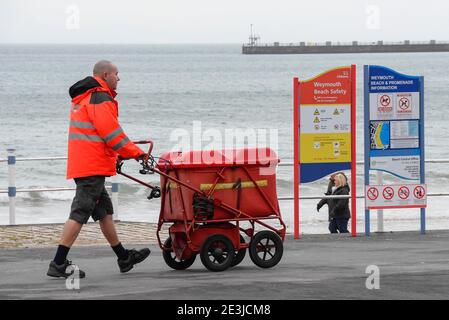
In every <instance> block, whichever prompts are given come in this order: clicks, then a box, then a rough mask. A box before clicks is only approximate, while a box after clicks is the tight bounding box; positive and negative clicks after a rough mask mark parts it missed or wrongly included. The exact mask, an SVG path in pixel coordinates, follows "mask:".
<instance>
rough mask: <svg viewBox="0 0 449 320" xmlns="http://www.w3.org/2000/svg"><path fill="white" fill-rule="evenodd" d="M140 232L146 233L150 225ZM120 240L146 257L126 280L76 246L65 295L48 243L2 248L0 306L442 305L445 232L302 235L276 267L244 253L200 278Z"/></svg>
mask: <svg viewBox="0 0 449 320" xmlns="http://www.w3.org/2000/svg"><path fill="white" fill-rule="evenodd" d="M140 227H142V226H140ZM2 228H5V227H2ZM144 228H147V229H145V230H153V232H154V229H148V228H150V226H146V227H144ZM119 229H120V227H119ZM3 232H4V230H3V229H1V230H0V233H3ZM133 232H134V231H133ZM57 236H59V234H57ZM140 236H142V235H140ZM152 236H154V234H152ZM134 237H137V235H136V233H135V232H134ZM137 239H140V238H137ZM126 240H128V241H123V242H124V243H125V244H126V245H127V247H130V248H131V247H136V248H141V247H143V246H144V245H143V244H142V243H146V244H145V246H148V245H149V247H150V249H151V251H152V254H151V256H150V257H149V259H148V260H147V261H145V262H144V263H142V264H139V265H137V266H136V267H135V269H133V270H131V271H130V272H129V273H127V274H120V272H119V270H118V266H117V264H116V258H115V255H114V254H113V252H112V250H111V249H110V248H109V247H108V246H107V245H105V244H101V245H99V244H95V246H89V245H87V244H88V243H84V245H83V244H82V241H81V242H80V243H79V244H78V245H76V246H75V247H74V248H73V249H72V251H71V252H70V255H69V258H70V259H72V260H73V261H74V263H76V264H77V265H79V266H80V268H81V269H83V270H84V271H86V273H87V277H86V278H85V279H81V280H80V290H68V289H67V288H66V285H65V280H63V279H51V278H48V277H47V276H46V275H45V273H46V271H47V267H48V263H49V261H50V259H51V258H52V257H53V255H54V249H55V248H54V245H53V244H52V245H51V246H47V247H43V248H38V247H37V246H32V247H30V248H19V249H17V248H8V249H6V248H4V247H3V248H2V249H0V299H175V300H178V299H201V300H204V299H213V300H215V299H219V300H221V299H230V300H241V299H269V300H272V299H283V300H289V299H448V298H449V231H429V232H428V233H427V234H426V235H420V234H419V232H418V231H414V232H396V233H383V234H376V233H374V234H372V236H371V237H365V236H364V235H360V236H358V237H356V238H351V237H348V236H346V235H304V236H302V238H301V239H300V240H298V241H295V240H293V239H292V237H291V236H288V237H287V239H286V242H285V243H284V245H285V248H284V249H285V251H284V256H283V258H282V260H281V262H280V264H279V265H277V266H276V267H274V268H272V269H260V268H258V267H256V266H255V265H254V264H253V263H252V261H251V260H250V258H249V255H248V254H247V256H246V257H245V259H244V261H243V262H242V263H241V264H240V265H238V266H237V267H234V268H231V269H228V270H227V271H225V272H222V273H213V272H210V271H207V270H206V269H205V268H204V267H203V265H202V264H201V261H200V259H199V257H197V260H196V261H195V263H194V264H193V266H192V267H191V268H189V269H188V270H185V271H175V270H172V269H170V268H169V267H168V266H166V265H165V263H164V261H163V259H162V255H161V250H160V249H159V247H158V246H156V245H155V242H154V239H153V241H149V240H145V239H144V241H143V242H142V241H135V242H138V243H140V244H138V243H135V244H133V245H129V243H130V242H129V240H130V239H129V238H127V239H126ZM140 240H142V239H140ZM150 240H151V239H150ZM19 247H20V246H19ZM369 265H376V266H378V267H379V271H380V278H379V283H380V288H379V289H378V290H376V289H374V290H368V289H367V288H366V285H365V283H366V280H367V277H368V276H369V274H367V273H366V268H367V266H369Z"/></svg>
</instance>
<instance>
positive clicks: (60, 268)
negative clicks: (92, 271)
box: [47, 259, 86, 279]
mask: <svg viewBox="0 0 449 320" xmlns="http://www.w3.org/2000/svg"><path fill="white" fill-rule="evenodd" d="M69 266H72V267H71V268H70V269H69V270H68V271H69V272H67V270H66V269H67V267H69ZM74 267H76V266H74V265H72V261H69V260H67V259H66V260H65V262H64V263H63V264H61V265H57V264H56V262H54V261H52V262H50V266H49V267H48V271H47V276H50V277H55V278H68V277H70V276H71V275H72V274H73V273H74V271H75V268H74ZM77 272H78V276H79V278H80V279H82V278H84V277H85V276H86V273H85V272H84V271H82V270H79V269H78V270H77Z"/></svg>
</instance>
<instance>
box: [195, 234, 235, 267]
mask: <svg viewBox="0 0 449 320" xmlns="http://www.w3.org/2000/svg"><path fill="white" fill-rule="evenodd" d="M234 255H235V249H234V246H233V245H232V242H231V240H229V239H228V238H227V237H226V236H223V235H221V234H214V235H211V236H209V237H208V238H207V239H206V241H205V242H204V244H203V246H202V248H201V253H200V256H201V261H202V262H203V265H204V266H205V267H206V268H207V269H209V270H210V271H224V270H226V269H227V268H229V267H230V266H231V264H232V261H234Z"/></svg>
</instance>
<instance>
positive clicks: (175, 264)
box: [162, 237, 196, 270]
mask: <svg viewBox="0 0 449 320" xmlns="http://www.w3.org/2000/svg"><path fill="white" fill-rule="evenodd" d="M164 247H165V248H171V238H170V237H169V238H168V239H167V240H165V242H164ZM162 256H163V257H164V261H165V263H166V264H167V266H169V267H170V268H172V269H175V270H185V269H187V268H188V267H190V266H191V265H192V264H193V263H194V262H195V259H196V254H194V255H192V257H191V258H189V259H185V260H179V259H178V258H177V257H176V255H175V254H174V252H173V250H164V251H162Z"/></svg>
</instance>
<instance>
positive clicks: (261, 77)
mask: <svg viewBox="0 0 449 320" xmlns="http://www.w3.org/2000/svg"><path fill="white" fill-rule="evenodd" d="M102 59H107V60H111V61H112V62H114V63H115V64H116V65H117V66H118V69H119V77H120V82H119V84H118V85H119V86H118V90H117V91H118V96H117V100H118V102H119V120H120V122H121V125H122V127H123V128H124V130H125V132H126V133H127V135H128V136H129V137H130V138H131V139H133V140H144V139H150V140H152V141H154V150H153V154H154V155H155V156H158V155H160V154H162V153H163V152H166V151H170V150H174V149H176V148H180V149H182V150H183V151H185V150H186V149H189V148H194V147H198V146H200V147H201V148H203V149H207V148H208V147H211V145H212V146H215V145H217V143H218V142H219V141H224V140H225V139H224V137H226V132H238V131H239V130H240V132H244V131H245V130H246V132H253V133H256V138H257V139H246V140H245V139H244V140H243V141H234V140H232V141H231V140H230V141H231V142H229V141H228V142H227V143H231V146H233V147H236V148H238V147H243V146H249V147H255V146H269V147H272V148H274V149H275V150H276V151H277V153H278V155H279V158H280V160H281V162H282V163H291V162H292V161H293V94H292V93H293V78H294V77H299V78H300V79H307V78H311V77H313V76H315V75H317V74H319V73H321V72H323V71H325V70H327V69H330V68H334V67H337V66H345V65H350V64H355V65H356V66H357V127H356V134H357V155H356V156H357V160H358V161H363V108H364V106H363V65H366V64H371V65H383V66H387V67H390V68H393V69H395V70H397V71H399V72H401V73H405V74H410V75H422V76H424V77H425V155H426V158H427V159H448V158H449V147H448V142H447V141H448V138H449V126H448V123H449V111H448V110H449V109H448V105H449V53H372V54H311V55H243V54H241V45H240V44H210V45H204V44H196V45H195V44H192V45H187V44H180V45H175V44H173V45H123V44H122V45H114V44H110V45H109V44H108V45H106V44H102V45H44V44H39V45H25V44H23V45H6V44H4V45H0V158H3V159H4V158H6V157H7V149H8V148H13V149H15V155H16V156H17V157H18V158H24V157H27V158H29V157H61V156H66V153H67V135H68V124H69V109H70V97H69V95H68V89H69V87H70V86H71V85H72V84H74V83H75V82H76V81H78V80H80V79H82V78H84V77H86V76H88V75H91V72H92V67H93V65H94V64H95V62H96V61H98V60H102ZM198 132H200V133H201V135H200V136H201V137H202V139H200V141H199V142H198V141H197V140H196V141H195V140H194V137H195V134H198ZM180 137H183V138H180ZM220 138H221V140H220ZM212 140H213V143H212ZM236 140H238V139H236ZM180 141H182V142H183V143H180ZM233 141H234V142H233ZM189 143H190V144H189ZM223 143H225V142H223ZM218 145H219V144H218ZM226 146H228V145H226ZM124 169H125V170H126V172H127V173H129V174H131V175H134V176H136V177H137V178H139V179H143V180H144V181H146V182H149V183H153V184H158V183H159V177H158V176H157V175H140V174H139V166H138V164H137V162H135V161H128V162H127V163H126V164H125V167H124ZM363 170H364V169H363V165H359V166H358V167H357V185H358V187H357V194H360V195H362V194H363V193H364V176H363ZM425 170H426V182H427V185H428V192H429V193H445V192H446V193H447V192H448V191H449V168H448V164H438V163H428V164H427V165H426V168H425ZM65 174H66V161H64V160H45V161H18V162H17V164H16V185H17V188H18V189H28V188H58V187H74V186H75V184H74V182H73V181H72V180H66V178H65ZM276 174H277V192H278V195H279V196H280V197H289V196H292V195H293V167H292V166H285V167H284V166H283V167H278V169H277V173H276ZM348 174H349V173H348ZM113 179H115V181H116V182H118V183H119V184H120V189H119V190H120V192H119V207H118V219H120V220H122V221H142V222H157V220H158V217H159V209H160V199H152V200H148V199H147V195H148V194H149V190H148V189H147V188H145V187H144V186H142V185H139V184H137V183H135V182H133V181H131V180H129V179H127V178H125V177H121V176H120V177H114V178H110V179H108V182H107V184H108V185H110V183H111V181H113ZM370 179H371V183H374V182H375V180H376V176H375V174H374V173H373V174H372V175H371V178H370ZM383 179H384V181H385V183H393V182H397V178H395V177H392V176H390V175H388V174H384V175H383ZM326 186H327V177H324V178H323V179H320V180H318V181H316V182H313V183H308V184H303V185H301V186H300V188H301V195H304V196H314V195H318V196H319V195H322V194H323V192H325V190H326ZM7 188H8V166H7V164H6V163H5V162H0V189H1V190H5V189H7ZM73 196H74V191H57V192H19V193H17V198H16V223H17V224H44V223H61V222H64V221H66V220H67V217H68V215H69V212H70V205H71V201H72V199H73ZM316 203H317V200H302V201H301V202H300V231H301V233H303V234H316V233H328V229H327V227H328V219H327V210H326V208H323V209H321V211H320V212H319V213H318V212H317V211H316ZM448 206H449V197H429V198H428V207H427V211H426V228H427V229H428V230H434V229H449V210H448V209H447V208H448ZM280 208H281V214H282V217H283V219H284V221H285V223H286V225H287V227H288V231H289V232H292V231H293V201H291V200H283V201H280ZM356 209H357V210H356V212H357V214H356V217H357V219H356V226H357V232H364V230H365V225H364V222H365V211H364V200H363V199H357V207H356ZM377 215H378V213H377V211H371V213H370V217H371V231H372V232H376V231H377V230H378V229H377ZM383 217H384V218H383V225H384V227H383V229H384V231H385V232H390V231H405V230H412V231H413V230H416V231H418V230H419V229H420V210H419V209H396V210H384V211H383ZM8 223H9V199H8V195H7V194H5V193H1V194H0V224H2V225H5V224H8Z"/></svg>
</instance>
